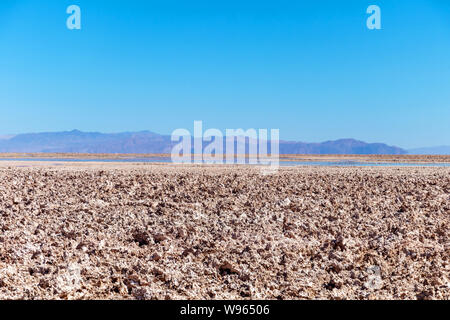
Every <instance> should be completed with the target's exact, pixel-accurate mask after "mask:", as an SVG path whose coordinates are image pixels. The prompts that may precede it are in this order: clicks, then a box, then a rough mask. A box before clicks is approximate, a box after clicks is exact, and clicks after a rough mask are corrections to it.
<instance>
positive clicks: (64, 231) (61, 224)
mask: <svg viewBox="0 0 450 320" xmlns="http://www.w3.org/2000/svg"><path fill="white" fill-rule="evenodd" d="M0 217H1V219H0V230H1V233H0V298H1V299H37V298H39V299H98V298H108V299H109V298H111V299H166V298H169V299H227V298H231V299H278V298H282V299H391V298H394V299H449V298H450V266H449V260H448V257H449V256H450V241H449V226H450V168H416V167H415V168H403V167H399V168H393V167H352V168H335V167H298V168H296V167H289V168H281V169H280V170H279V172H278V173H277V174H274V175H263V174H261V171H260V170H258V169H257V168H253V167H248V166H242V167H239V166H227V167H224V166H184V165H167V164H150V163H147V164H137V163H136V164H125V163H101V162H92V163H63V162H60V163H49V162H33V163H30V162H26V161H25V162H15V161H5V162H2V163H0Z"/></svg>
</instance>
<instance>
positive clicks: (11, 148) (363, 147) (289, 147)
mask: <svg viewBox="0 0 450 320" xmlns="http://www.w3.org/2000/svg"><path fill="white" fill-rule="evenodd" d="M175 144H176V143H174V142H172V141H171V139H170V136H169V135H160V134H157V133H154V132H150V131H142V132H123V133H97V132H82V131H78V130H73V131H65V132H47V133H28V134H19V135H15V136H0V152H23V153H32V152H41V153H60V152H61V153H65V152H67V153H171V150H172V147H173V146H174V145H175ZM207 144H208V143H206V142H205V143H204V146H206V145H207ZM280 153H281V154H406V153H408V152H407V151H406V150H404V149H402V148H399V147H394V146H388V145H386V144H383V143H365V142H362V141H358V140H354V139H341V140H336V141H326V142H323V143H305V142H293V141H280Z"/></svg>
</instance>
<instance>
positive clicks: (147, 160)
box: [0, 157, 450, 167]
mask: <svg viewBox="0 0 450 320" xmlns="http://www.w3.org/2000/svg"><path fill="white" fill-rule="evenodd" d="M0 161H30V162H119V163H120V162H126V163H131V162H141V163H172V160H171V159H170V158H169V157H152V158H118V159H102V158H91V159H81V158H0ZM280 166H283V167H295V166H320V167H450V163H432V162H430V163H415V162H366V161H348V160H343V161H280Z"/></svg>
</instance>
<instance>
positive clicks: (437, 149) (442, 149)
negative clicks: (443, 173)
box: [408, 146, 450, 155]
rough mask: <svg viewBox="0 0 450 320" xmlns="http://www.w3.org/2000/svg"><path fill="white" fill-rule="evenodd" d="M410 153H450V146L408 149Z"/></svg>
mask: <svg viewBox="0 0 450 320" xmlns="http://www.w3.org/2000/svg"><path fill="white" fill-rule="evenodd" d="M408 153H409V154H428V155H450V146H439V147H431V148H418V149H410V150H408Z"/></svg>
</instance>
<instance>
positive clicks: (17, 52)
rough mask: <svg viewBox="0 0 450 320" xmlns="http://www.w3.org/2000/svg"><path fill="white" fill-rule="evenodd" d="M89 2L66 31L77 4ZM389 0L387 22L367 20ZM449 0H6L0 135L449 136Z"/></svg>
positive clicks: (1, 26) (429, 139)
mask: <svg viewBox="0 0 450 320" xmlns="http://www.w3.org/2000/svg"><path fill="white" fill-rule="evenodd" d="M72 4H76V5H79V6H80V7H81V11H82V29H81V30H68V29H67V27H66V19H67V17H68V15H67V14H66V8H67V7H68V6H69V5H72ZM371 4H376V5H378V6H380V8H381V13H382V30H368V29H367V28H366V19H367V17H368V15H367V14H366V9H367V7H368V6H369V5H371ZM449 58H450V1H447V0H442V1H438V0H423V1H422V0H410V1H403V0H384V1H378V0H370V1H363V0H345V1H324V0H315V1H312V0H310V1H283V0H281V1H280V0H278V1H264V0H258V1H244V0H241V1H234V0H226V1H222V0H214V1H211V0H209V1H195V0H191V1H174V0H164V1H163V0H161V1H150V0H147V1H144V0H142V1H137V0H128V1H125V0H122V1H119V0H118V1H114V0H77V1H76V0H70V1H65V0H58V1H56V0H39V1H38V0H28V1H27V0H17V1H14V0H2V1H0V108H1V111H2V116H1V117H0V134H17V133H23V132H40V131H62V130H72V129H75V128H76V129H80V130H83V131H101V132H120V131H138V130H151V131H155V132H158V133H167V134H170V133H171V132H172V131H173V130H174V129H176V128H187V129H191V130H192V127H193V121H194V120H203V122H204V127H205V128H219V129H222V130H224V129H225V128H267V129H271V128H279V129H280V137H281V139H284V140H301V141H307V142H319V141H325V140H333V139H338V138H356V139H361V140H364V141H367V142H385V143H388V144H394V145H398V146H401V147H405V148H413V147H422V146H435V145H450V125H449V123H450V90H449V88H450V59H449Z"/></svg>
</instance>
